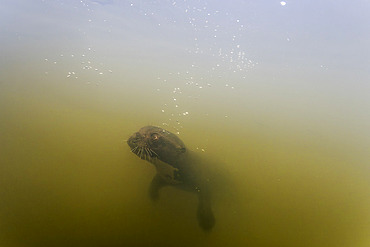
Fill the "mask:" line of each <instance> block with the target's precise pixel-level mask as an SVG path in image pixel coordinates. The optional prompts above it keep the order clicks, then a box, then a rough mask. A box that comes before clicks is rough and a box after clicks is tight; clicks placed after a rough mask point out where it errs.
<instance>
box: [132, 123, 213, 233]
mask: <svg viewBox="0 0 370 247" xmlns="http://www.w3.org/2000/svg"><path fill="white" fill-rule="evenodd" d="M127 144H128V145H129V146H130V148H131V151H132V152H133V153H134V154H136V155H137V156H138V157H139V158H141V159H143V160H147V161H148V162H150V163H152V164H153V165H154V166H155V168H156V171H157V174H156V175H155V176H154V178H153V180H152V182H151V185H150V189H149V195H150V198H151V199H152V200H156V199H158V198H159V190H160V188H162V187H163V186H166V185H172V186H175V187H177V188H180V189H183V190H187V191H191V192H194V193H196V194H197V195H198V199H199V203H198V210H197V218H198V223H199V225H200V227H202V228H203V229H204V230H210V229H211V228H212V227H213V226H214V224H215V218H214V215H213V212H212V208H211V203H210V195H209V189H208V181H207V179H205V177H204V175H203V174H202V170H201V169H200V167H199V164H200V159H199V158H198V157H197V155H196V154H195V153H193V152H191V151H189V150H187V149H186V147H185V144H184V143H183V142H182V141H181V140H180V138H178V137H177V136H176V135H175V134H173V133H171V132H169V131H167V130H164V129H162V128H159V127H155V126H145V127H143V128H141V129H140V130H139V131H138V132H136V133H134V134H133V135H132V136H131V137H130V138H129V139H128V141H127Z"/></svg>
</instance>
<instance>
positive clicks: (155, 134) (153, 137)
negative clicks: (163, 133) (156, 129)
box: [152, 133, 159, 141]
mask: <svg viewBox="0 0 370 247" xmlns="http://www.w3.org/2000/svg"><path fill="white" fill-rule="evenodd" d="M152 140H153V141H158V140H159V135H158V134H157V133H153V134H152Z"/></svg>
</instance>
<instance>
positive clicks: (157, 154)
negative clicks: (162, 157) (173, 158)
mask: <svg viewBox="0 0 370 247" xmlns="http://www.w3.org/2000/svg"><path fill="white" fill-rule="evenodd" d="M150 151H151V152H152V153H154V154H155V156H157V157H159V155H158V154H157V153H156V152H154V150H153V149H151V148H150Z"/></svg>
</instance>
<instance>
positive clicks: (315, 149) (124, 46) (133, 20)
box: [0, 1, 370, 247]
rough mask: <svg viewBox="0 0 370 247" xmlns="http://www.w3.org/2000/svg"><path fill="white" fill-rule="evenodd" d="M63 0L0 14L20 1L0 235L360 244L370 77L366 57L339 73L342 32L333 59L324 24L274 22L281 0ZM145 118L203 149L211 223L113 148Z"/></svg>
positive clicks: (39, 240) (10, 35) (5, 241)
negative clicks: (215, 0)
mask: <svg viewBox="0 0 370 247" xmlns="http://www.w3.org/2000/svg"><path fill="white" fill-rule="evenodd" d="M62 3H63V2H55V3H45V2H40V3H39V4H38V5H30V4H28V5H27V4H26V3H24V5H19V6H17V7H14V5H11V4H9V5H4V6H5V7H3V10H7V11H8V12H9V10H11V11H13V12H17V13H22V14H25V11H26V10H29V11H28V15H23V17H24V19H20V20H17V21H15V22H9V24H8V25H6V28H4V29H3V30H2V34H6V35H2V36H3V37H6V38H5V39H4V41H3V45H2V48H1V51H2V52H3V53H4V54H5V55H6V56H4V59H3V60H2V61H1V62H0V63H1V65H2V66H1V67H2V68H1V69H0V70H1V73H2V80H1V83H0V115H1V122H0V128H1V132H0V137H1V139H0V146H1V151H0V152H1V154H0V164H1V166H0V185H1V186H0V197H1V200H0V219H1V223H0V230H1V231H0V232H1V234H0V244H1V245H2V246H58V245H60V246H66V245H69V246H128V245H130V246H148V245H151V246H153V245H156V246H189V245H192V246H211V245H212V246H225V245H229V246H272V245H274V246H360V247H362V246H367V244H368V243H369V241H370V240H369V239H368V236H367V235H366V234H367V232H369V228H370V225H369V218H370V216H369V211H368V208H369V199H368V198H369V197H368V196H367V195H368V194H369V188H370V187H369V182H368V181H369V168H368V166H367V164H368V161H369V160H368V158H367V156H366V155H367V150H366V147H367V146H368V144H369V132H368V130H367V128H366V126H367V125H368V123H369V118H368V116H367V115H366V112H367V111H368V110H369V105H370V104H369V100H368V99H367V97H366V92H368V91H367V90H368V89H369V88H368V86H367V85H366V83H365V82H366V78H368V74H366V72H364V71H361V68H362V67H363V66H364V65H363V63H361V61H363V60H361V59H365V58H366V57H365V55H362V56H358V59H359V65H358V66H357V67H356V66H355V65H353V64H351V65H350V66H348V69H347V70H344V69H343V67H344V66H345V65H346V63H345V62H344V60H347V61H351V59H352V55H351V54H350V53H349V52H348V51H347V50H346V48H345V47H346V45H347V44H348V42H350V40H348V39H347V40H340V41H337V42H336V43H334V45H336V46H338V47H341V46H342V45H343V47H344V48H343V49H342V50H341V52H342V53H341V54H342V56H343V59H341V60H340V61H337V60H336V59H335V57H334V55H330V54H331V53H330V51H331V49H332V48H331V47H328V46H327V44H325V42H326V41H327V40H326V39H325V37H326V38H328V39H329V40H330V39H331V36H330V35H329V34H327V35H329V36H326V35H322V34H320V32H319V29H317V30H312V28H311V29H310V28H308V29H306V30H301V29H300V28H299V25H297V26H294V25H292V26H290V25H291V24H287V23H288V22H287V21H288V20H289V17H291V18H293V17H296V15H298V13H300V11H301V7H302V6H297V5H296V6H294V5H293V3H292V4H291V5H290V2H288V1H287V2H286V5H285V6H282V4H281V3H279V2H277V3H276V5H275V6H272V5H269V4H266V6H263V5H262V4H261V5H260V4H256V3H253V2H239V1H235V5H234V7H232V6H231V7H230V6H222V5H220V4H211V3H208V2H205V3H195V2H192V1H190V2H176V3H175V2H168V3H166V4H165V3H163V4H153V3H150V2H140V4H136V3H134V4H133V3H129V2H125V3H121V4H119V3H117V2H115V1H95V2H94V3H93V2H90V1H82V2H81V3H78V4H77V3H68V2H64V3H63V4H62ZM302 4H304V3H302ZM305 4H306V5H307V3H305ZM289 6H291V7H289ZM322 7H328V6H322ZM337 7H338V6H337ZM363 7H364V6H363ZM366 7H367V8H368V7H369V6H366ZM281 8H285V9H284V10H282V9H281ZM288 8H291V9H288ZM338 8H339V7H338ZM352 8H354V7H352ZM309 9H310V8H309ZM262 10H265V11H266V13H265V12H263V11H262ZM294 10H295V11H294ZM277 11H285V12H277ZM286 11H288V12H286ZM289 11H290V12H289ZM267 12H268V13H270V15H267ZM180 13H181V14H180ZM245 13H248V14H249V15H247V16H246V15H244V14H245ZM313 13H315V16H320V14H319V13H317V12H313ZM361 13H362V12H360V14H359V16H360V17H361ZM347 14H348V15H350V14H351V9H350V10H349V12H348V13H347ZM21 16H22V15H21ZM37 16H39V17H37ZM40 16H41V17H40ZM66 17H69V18H66ZM263 17H265V19H264V18H263ZM267 17H268V18H267ZM3 18H5V17H3ZM6 18H8V19H9V20H14V19H13V18H12V17H9V16H7V17H6ZM305 18H308V17H307V16H303V17H302V18H301V19H300V23H301V24H302V23H303V24H307V23H308V22H309V21H308V20H307V19H305ZM364 18H365V17H364ZM45 19H46V20H49V22H45ZM277 19H279V25H276V22H274V21H276V20H277ZM322 21H323V23H324V24H326V25H328V26H330V25H331V24H330V23H328V22H325V19H323V20H322ZM56 24H57V25H56ZM159 24H160V25H159ZM355 24H356V23H351V25H355ZM364 25H365V24H364ZM323 26H325V25H323ZM36 27H39V28H36ZM41 27H42V28H41ZM356 28H357V30H358V33H359V35H362V36H361V37H362V38H363V39H367V38H369V37H368V36H366V34H363V33H362V32H361V31H362V27H361V26H356ZM334 31H335V30H334ZM334 31H333V33H332V34H331V35H333V36H338V35H340V34H336V33H335V32H334ZM305 37H306V38H307V40H306V41H305ZM318 40H322V42H323V43H322V44H321V43H320V44H319V43H318V42H317V41H318ZM293 41H294V42H293ZM312 41H315V42H316V43H312ZM292 42H293V43H292ZM313 44H316V46H314V45H313ZM307 49H309V50H311V53H310V52H307ZM356 49H359V48H356ZM320 52H323V53H322V54H320ZM353 52H354V53H356V51H353ZM348 82H351V83H348ZM148 124H153V125H159V126H162V127H164V128H167V129H168V130H170V131H172V132H178V134H179V136H180V138H181V139H182V140H183V141H184V142H185V144H186V145H187V146H188V148H190V149H193V150H195V151H196V152H199V153H200V154H201V155H202V156H204V157H205V158H206V159H208V160H209V163H210V166H211V167H212V168H213V169H214V172H215V173H216V174H217V176H216V178H217V179H216V181H215V187H214V198H213V208H214V212H215V216H216V226H215V228H214V229H213V231H212V232H210V233H208V234H205V233H204V232H202V231H201V230H200V229H199V228H198V225H197V222H196V217H195V211H196V205H197V198H195V197H194V195H192V194H188V193H186V192H181V191H177V190H175V189H173V188H165V189H164V190H163V191H162V193H161V199H160V200H159V201H158V202H156V203H154V204H153V203H152V202H151V201H150V200H149V198H148V196H147V190H148V186H149V183H150V181H151V179H152V177H153V176H154V173H155V171H154V168H153V167H152V166H150V165H149V164H147V163H145V162H144V161H141V160H139V159H137V158H136V157H135V156H134V155H133V154H132V153H130V152H129V148H128V146H127V145H126V143H125V141H124V140H125V139H127V138H128V136H129V135H130V134H131V133H132V132H134V131H136V130H137V129H138V128H140V127H142V126H144V125H148Z"/></svg>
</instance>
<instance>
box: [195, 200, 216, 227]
mask: <svg viewBox="0 0 370 247" xmlns="http://www.w3.org/2000/svg"><path fill="white" fill-rule="evenodd" d="M197 219H198V224H199V226H200V227H201V228H202V229H203V230H205V231H209V230H211V229H212V228H213V226H214V225H215V223H216V220H215V216H214V215H213V212H212V208H211V202H210V199H209V198H208V197H207V196H204V195H202V194H200V195H199V203H198V209H197Z"/></svg>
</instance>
